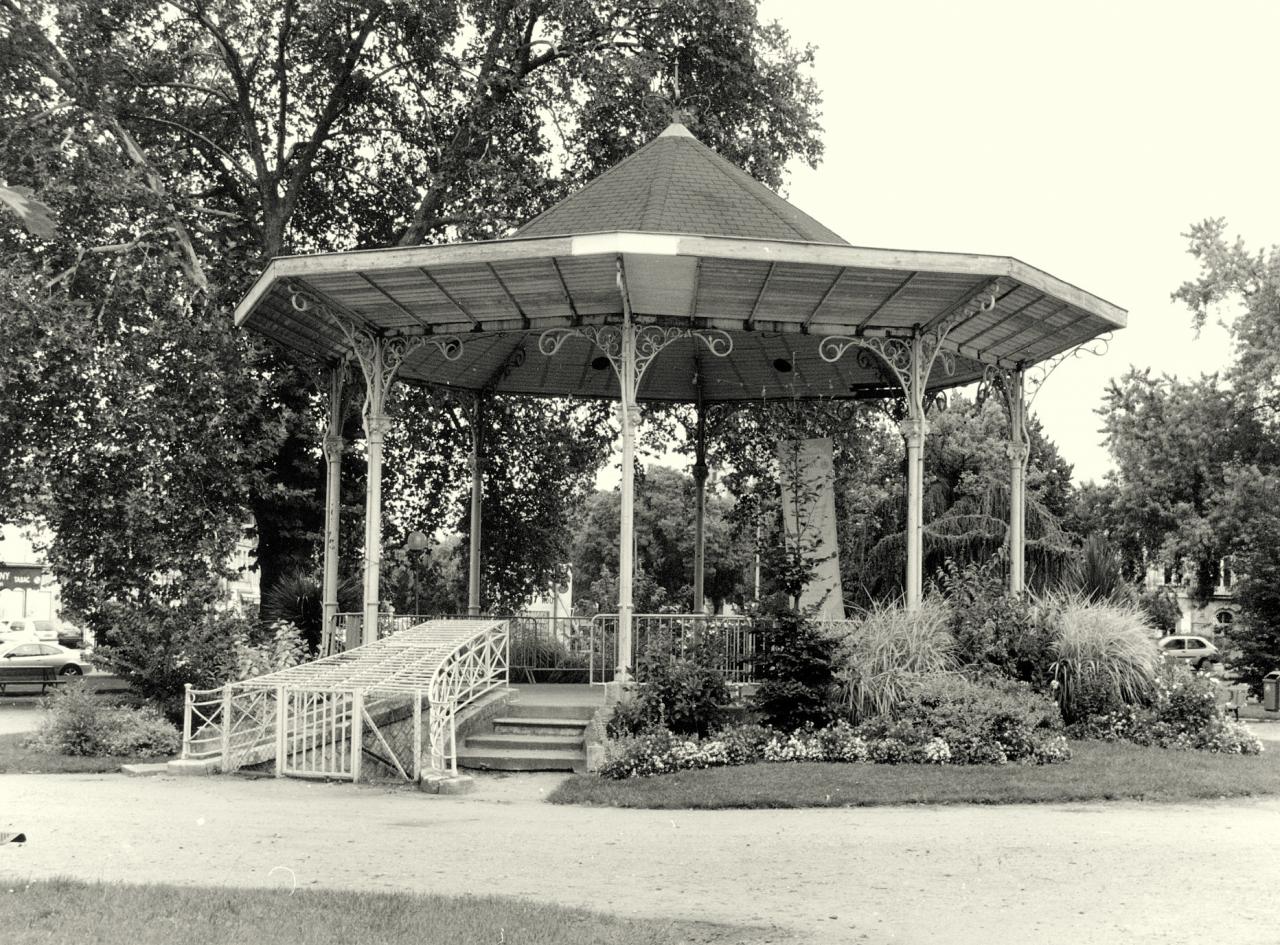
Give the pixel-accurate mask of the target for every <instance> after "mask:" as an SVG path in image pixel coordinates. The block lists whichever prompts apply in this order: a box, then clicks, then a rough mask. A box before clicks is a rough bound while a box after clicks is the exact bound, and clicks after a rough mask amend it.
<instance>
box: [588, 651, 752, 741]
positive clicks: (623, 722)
mask: <svg viewBox="0 0 1280 945" xmlns="http://www.w3.org/2000/svg"><path fill="white" fill-rule="evenodd" d="M711 647H712V645H711V644H710V643H709V642H708V641H703V642H701V643H698V644H696V645H694V646H693V647H691V648H689V650H688V651H687V653H686V654H685V655H680V656H675V655H672V654H673V653H674V648H673V646H672V640H671V637H670V636H669V635H668V634H655V635H654V636H652V637H651V638H650V639H649V641H648V642H647V644H646V646H645V650H644V653H643V654H642V655H641V657H640V661H639V663H640V665H639V667H638V669H639V676H640V682H639V683H638V684H637V685H636V688H635V691H634V693H633V695H632V697H631V698H630V699H627V700H624V701H622V702H620V703H618V705H617V706H616V707H615V708H614V711H613V715H612V716H611V717H610V719H609V725H608V730H609V733H610V735H614V736H617V735H639V734H642V733H644V732H647V731H649V730H650V729H653V728H666V729H668V730H669V731H671V732H674V733H676V734H678V735H706V734H707V733H708V732H709V731H711V730H712V729H713V728H715V727H717V726H719V725H720V724H722V723H723V722H724V721H725V719H726V718H727V716H728V711H729V703H730V702H731V700H732V697H731V695H730V693H729V687H728V685H727V684H726V683H725V681H724V676H723V675H722V674H721V673H720V672H719V671H718V670H717V669H715V668H713V664H714V660H715V654H714V653H713V652H712V649H711Z"/></svg>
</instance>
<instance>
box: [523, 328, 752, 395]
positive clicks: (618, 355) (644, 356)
mask: <svg viewBox="0 0 1280 945" xmlns="http://www.w3.org/2000/svg"><path fill="white" fill-rule="evenodd" d="M625 330H626V329H625V326H618V325H583V326H581V327H578V328H548V329H546V330H545V331H543V332H542V334H541V335H539V336H538V350H539V351H540V352H542V354H544V355H545V356H547V357H553V356H554V355H556V354H557V353H558V352H559V351H560V349H561V348H562V347H563V346H564V343H565V342H566V341H567V340H568V339H569V338H571V337H574V336H577V337H581V338H586V339H587V340H588V341H590V342H591V343H592V344H593V345H595V346H596V347H597V348H599V349H600V351H601V352H602V353H603V354H604V356H605V357H606V358H608V359H609V363H610V364H611V365H613V370H614V373H616V374H617V375H618V378H619V379H620V380H622V381H623V382H624V383H625V382H627V381H630V382H631V383H632V384H633V385H634V387H633V388H632V390H636V389H639V387H640V379H641V378H643V377H644V372H645V371H646V370H648V368H649V365H650V364H652V363H653V361H654V359H655V358H657V356H658V355H659V354H661V353H662V351H663V349H665V348H666V347H668V346H669V345H671V344H673V343H674V342H676V341H679V340H680V339H681V338H697V339H698V340H699V341H701V342H702V343H703V344H705V345H706V346H707V350H708V351H710V352H711V353H712V354H713V355H714V356H715V357H717V358H723V357H727V356H728V355H729V354H730V353H731V352H732V351H733V338H732V337H730V335H729V334H728V332H724V331H721V330H720V329H718V328H711V329H703V328H680V327H666V326H663V325H642V326H640V327H638V328H636V329H634V331H635V346H636V356H635V365H636V367H635V372H636V376H635V377H634V378H625V377H623V374H624V372H625V368H624V366H623V357H622V345H623V332H624V331H625Z"/></svg>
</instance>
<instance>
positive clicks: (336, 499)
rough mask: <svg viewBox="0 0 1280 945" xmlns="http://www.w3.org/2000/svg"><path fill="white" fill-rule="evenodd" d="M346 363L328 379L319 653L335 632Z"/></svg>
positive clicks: (330, 647)
mask: <svg viewBox="0 0 1280 945" xmlns="http://www.w3.org/2000/svg"><path fill="white" fill-rule="evenodd" d="M346 376H347V365H346V362H345V361H344V362H343V363H341V364H339V365H337V366H336V367H334V368H333V370H332V372H331V374H330V379H329V431H328V433H327V434H326V435H325V438H324V458H325V464H326V470H325V472H326V476H325V488H324V575H323V586H322V588H321V595H320V597H321V601H322V605H321V606H322V612H323V617H322V621H323V623H322V626H323V631H322V633H321V637H320V641H321V642H320V646H321V653H320V655H321V656H328V655H329V654H330V653H332V652H333V643H334V639H335V636H336V634H337V632H338V529H339V525H340V521H341V511H342V451H343V449H344V448H345V446H346V442H345V441H344V440H343V439H342V419H343V417H342V388H343V385H344V383H345V381H346Z"/></svg>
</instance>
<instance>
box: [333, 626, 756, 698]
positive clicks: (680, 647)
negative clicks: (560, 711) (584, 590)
mask: <svg viewBox="0 0 1280 945" xmlns="http://www.w3.org/2000/svg"><path fill="white" fill-rule="evenodd" d="M451 619H466V618H461V617H456V618H455V617H441V616H439V615H427V614H381V615H380V616H379V618H378V639H383V638H385V637H387V636H389V635H391V634H393V633H398V632H401V631H403V630H407V629H409V628H410V627H414V626H417V625H419V624H421V623H424V622H426V621H428V620H451ZM362 623H363V615H362V614H358V613H346V614H338V619H337V625H336V632H335V633H333V634H332V635H331V638H330V639H329V643H330V649H329V650H327V651H326V650H324V649H322V651H321V653H322V655H329V654H331V653H340V652H342V650H343V648H344V645H345V641H346V640H348V639H358V638H359V630H360V626H361V624H362ZM509 623H510V628H511V629H510V646H511V649H510V655H509V660H510V666H511V679H512V681H513V682H515V683H605V682H612V680H613V677H614V673H615V671H616V668H617V638H618V615H617V614H596V615H595V616H594V617H582V616H561V617H548V616H543V615H536V614H518V615H516V616H514V617H511V618H509ZM696 639H701V640H703V641H704V642H705V643H706V644H707V645H708V646H709V647H710V648H711V650H712V652H713V657H714V661H713V663H712V666H713V668H715V669H717V670H719V671H720V672H721V673H722V674H723V675H724V677H725V681H726V682H730V683H749V682H753V681H754V680H755V663H754V658H755V655H756V637H755V633H754V631H753V630H752V624H751V618H749V617H745V616H742V615H737V614H718V615H717V614H635V615H634V616H633V617H632V632H631V667H632V671H633V673H639V674H643V669H642V668H641V666H640V664H641V662H642V660H641V657H644V656H646V655H647V656H648V657H649V658H652V656H653V654H652V653H651V652H650V651H651V649H652V648H653V647H655V646H661V645H663V644H662V642H661V641H666V645H667V646H668V647H669V648H670V651H671V653H672V654H673V655H686V654H688V653H689V652H690V651H691V649H692V646H693V643H694V640H696Z"/></svg>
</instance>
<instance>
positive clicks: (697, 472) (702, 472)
mask: <svg viewBox="0 0 1280 945" xmlns="http://www.w3.org/2000/svg"><path fill="white" fill-rule="evenodd" d="M692 472H693V481H694V482H696V483H697V484H698V485H700V486H701V485H705V484H706V481H707V476H708V474H709V472H710V471H709V470H708V469H707V464H706V463H694V464H693V470H692Z"/></svg>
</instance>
